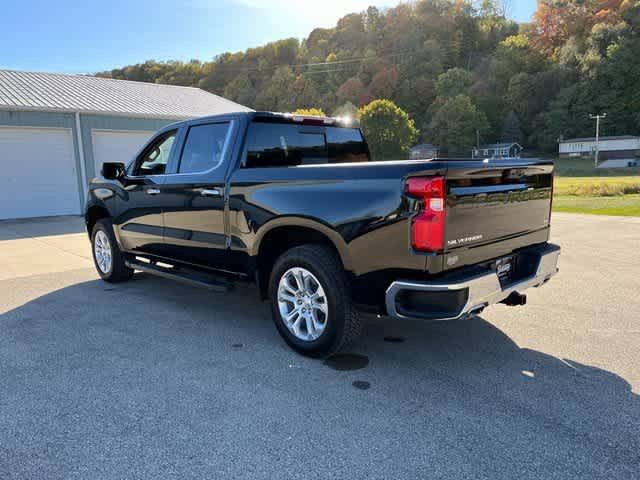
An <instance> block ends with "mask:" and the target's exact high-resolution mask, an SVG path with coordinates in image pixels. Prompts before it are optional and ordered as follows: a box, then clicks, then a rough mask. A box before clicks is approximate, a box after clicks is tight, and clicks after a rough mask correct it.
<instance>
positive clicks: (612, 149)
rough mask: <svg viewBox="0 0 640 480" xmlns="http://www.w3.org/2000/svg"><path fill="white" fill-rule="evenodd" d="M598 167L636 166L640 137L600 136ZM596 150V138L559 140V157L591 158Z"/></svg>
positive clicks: (639, 149)
mask: <svg viewBox="0 0 640 480" xmlns="http://www.w3.org/2000/svg"><path fill="white" fill-rule="evenodd" d="M598 143H599V149H600V153H599V154H598V158H599V164H598V167H600V168H626V167H632V166H637V165H638V164H639V161H640V137H634V136H632V135H622V136H618V137H600V140H599V142H598ZM595 151H596V139H595V137H590V138H571V139H568V140H561V141H560V147H559V154H560V158H585V159H589V160H591V159H593V158H594V155H595Z"/></svg>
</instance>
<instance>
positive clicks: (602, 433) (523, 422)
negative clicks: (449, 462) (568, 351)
mask: <svg viewBox="0 0 640 480" xmlns="http://www.w3.org/2000/svg"><path fill="white" fill-rule="evenodd" d="M0 326H1V327H0V365H2V369H1V370H0V375H1V378H0V381H1V382H2V384H3V386H4V387H3V390H4V392H5V394H4V395H3V399H0V415H1V418H3V419H5V421H4V422H3V424H2V426H0V438H5V439H10V438H13V439H14V440H9V441H8V443H6V444H5V449H8V450H5V451H12V452H13V455H21V454H22V455H28V454H33V455H35V457H37V458H39V457H38V455H39V454H37V453H33V452H31V450H30V449H34V452H35V451H36V450H37V449H38V448H41V447H43V446H44V445H47V442H49V439H50V438H58V439H59V441H64V439H62V440H60V432H61V431H66V432H68V431H77V429H78V428H80V427H78V425H85V426H86V429H87V430H86V431H85V430H84V429H81V430H82V433H83V435H86V436H87V437H88V438H84V439H83V441H87V442H91V441H93V440H95V442H97V444H100V442H103V441H105V436H106V437H110V436H111V437H114V438H115V437H118V438H120V437H122V436H124V437H127V436H136V435H142V433H141V432H142V431H144V427H145V425H146V422H151V423H153V422H156V421H157V422H170V423H173V422H174V421H175V422H177V423H179V422H182V423H180V425H190V426H191V427H190V428H192V429H195V430H196V431H197V430H199V429H200V428H205V425H209V428H212V427H211V424H210V422H211V418H209V419H208V420H206V419H204V417H207V416H211V415H213V416H216V415H222V416H224V415H229V413H228V411H227V408H226V407H225V406H226V405H228V404H232V403H233V404H234V408H235V409H237V410H238V411H234V414H233V415H240V414H246V415H247V416H248V417H251V418H254V417H259V416H260V415H271V416H273V415H274V412H273V411H272V410H271V409H272V408H275V407H273V406H271V405H270V403H271V402H272V401H273V402H274V403H276V404H277V403H278V402H280V403H285V404H287V403H289V402H291V403H293V404H296V405H298V406H300V405H304V404H309V405H314V407H316V408H317V409H318V410H317V415H319V416H321V417H322V416H324V415H326V416H327V418H329V417H330V415H329V412H330V410H326V411H325V410H324V409H330V408H331V407H332V405H334V406H339V408H341V409H342V410H343V411H345V410H346V411H348V412H350V413H348V414H345V415H347V417H346V418H356V419H363V418H365V419H366V418H374V417H375V418H378V419H380V421H381V422H383V423H385V424H386V425H387V427H386V428H387V429H389V428H393V425H396V426H397V429H398V431H400V430H402V428H404V427H403V425H404V426H406V425H408V424H411V425H413V426H412V430H411V432H413V433H407V434H406V435H407V438H406V441H407V442H410V441H412V439H413V440H418V441H419V440H420V439H422V441H423V442H424V441H425V439H429V441H430V442H435V443H437V442H442V446H443V447H433V448H444V447H446V448H444V451H443V452H442V454H447V453H451V454H453V455H456V454H458V455H463V456H464V458H465V461H467V462H470V464H472V463H473V462H478V465H485V467H483V470H482V471H485V472H489V471H490V467H489V463H486V462H489V461H491V462H494V464H495V465H499V464H500V462H501V461H502V460H501V459H504V461H505V462H506V461H510V462H511V461H513V459H514V458H517V459H518V460H517V461H518V462H523V463H522V464H523V465H529V464H528V462H531V465H534V464H535V465H537V467H536V468H537V469H538V470H536V472H537V473H538V474H541V476H540V477H539V478H545V475H553V474H557V473H559V472H562V473H563V474H565V475H563V476H564V478H570V477H572V475H573V474H574V473H575V475H576V477H579V476H580V475H587V476H586V477H585V476H583V477H582V478H587V477H588V476H589V475H590V474H596V473H606V474H607V475H608V476H609V478H613V477H616V476H618V475H621V476H623V475H624V474H629V473H631V472H637V470H636V469H637V468H638V465H640V455H639V453H638V452H640V434H639V431H638V425H640V402H638V397H637V395H636V394H634V393H633V392H632V390H631V386H630V384H629V383H628V382H627V381H626V380H625V379H624V378H621V377H620V376H618V375H616V374H614V373H612V372H608V371H606V370H603V369H600V368H596V367H592V366H588V365H581V364H578V363H576V362H573V361H571V360H570V359H561V358H556V357H553V356H550V355H547V354H545V353H543V352H539V351H534V350H528V349H522V348H519V347H518V345H516V344H515V343H514V342H513V341H512V340H511V339H510V338H509V337H508V336H507V335H505V334H504V333H503V332H502V331H501V330H499V329H498V328H496V327H495V326H493V325H492V324H490V323H488V322H486V321H485V320H483V319H482V318H476V319H473V320H470V321H467V322H457V323H448V324H437V325H426V324H421V323H397V322H393V321H392V320H390V319H384V318H375V317H369V318H367V328H366V332H365V336H364V338H363V340H362V342H361V343H360V344H358V345H357V346H356V347H354V350H353V351H354V352H355V353H359V354H363V355H366V356H367V357H368V358H369V365H368V366H367V367H366V368H365V369H363V370H359V371H356V372H335V371H333V370H330V369H329V368H327V367H325V366H324V365H323V363H322V362H321V361H317V360H309V359H306V358H303V357H300V356H298V355H297V354H295V353H294V352H292V351H290V350H289V349H288V347H287V346H286V345H285V344H284V342H282V340H281V339H280V337H279V336H278V334H277V332H276V330H275V328H274V327H273V325H272V322H271V319H270V312H269V308H268V306H267V304H265V303H260V302H259V301H258V300H257V292H256V290H255V289H254V288H253V287H239V288H238V289H237V290H236V291H235V292H232V293H229V294H226V295H220V294H213V293H210V292H207V291H205V290H200V289H197V288H193V287H190V286H186V285H181V284H175V283H172V282H170V281H166V280H162V279H158V278H154V277H151V276H147V275H141V274H139V275H136V277H135V278H134V280H133V281H131V282H128V283H125V284H120V285H109V284H106V283H103V282H101V281H98V280H96V281H88V282H84V283H79V284H76V285H72V286H69V287H67V288H64V289H61V290H57V291H54V292H52V293H50V294H47V295H44V296H42V297H39V298H35V299H33V300H31V301H29V302H28V303H26V304H24V305H22V306H19V307H17V308H15V309H13V310H10V311H8V312H6V313H4V314H2V315H0ZM389 336H391V337H393V338H391V339H389V338H388V339H387V340H392V341H391V342H390V341H385V340H384V338H385V337H389ZM354 381H355V382H369V383H370V384H371V388H370V389H368V390H367V391H361V390H358V389H355V388H353V387H352V386H351V384H352V382H354ZM256 392H259V393H256ZM255 395H258V397H261V398H263V400H262V402H258V403H254V404H253V405H252V406H251V408H250V407H249V405H247V404H245V403H244V400H242V399H243V398H244V396H250V398H254V397H255ZM318 398H323V399H325V400H324V401H323V403H322V404H316V403H315V402H316V401H317V399H318ZM212 399H215V402H214V403H216V405H218V407H217V408H218V410H216V411H211V407H203V403H202V402H203V401H204V402H205V403H206V402H210V401H213V400H212ZM327 399H328V400H327ZM194 405H195V406H194ZM374 405H375V408H374ZM250 410H251V411H250ZM145 415H148V416H149V417H148V418H147V417H145ZM276 416H277V414H276ZM169 417H171V418H173V417H175V419H174V420H167V418H169ZM34 418H35V419H39V420H38V422H34V421H33V419H34ZM107 418H108V420H107ZM233 418H236V417H235V416H234V417H233ZM238 418H239V417H238ZM265 418H266V417H265ZM296 418H297V417H291V419H290V420H286V419H285V418H284V417H282V419H281V422H283V423H282V425H284V426H282V425H281V426H282V428H285V429H288V431H289V432H293V434H295V433H296V432H297V431H298V430H299V429H301V428H303V427H304V425H305V422H306V421H307V420H300V422H299V423H300V424H299V425H298V424H294V423H293V422H295V421H296ZM25 419H31V420H25ZM237 421H238V422H239V423H242V422H243V421H244V420H241V419H239V420H237ZM361 421H362V420H360V422H361ZM198 422H205V423H204V424H203V426H200V424H199V423H198ZM288 422H292V423H291V424H288ZM105 423H106V424H108V425H109V427H108V428H105ZM347 423H348V424H349V421H347ZM135 425H137V427H136V426H135ZM349 425H350V424H349ZM175 428H177V429H178V430H180V428H182V427H175ZM352 428H353V429H355V430H358V431H359V432H360V434H363V433H364V434H370V435H371V436H372V438H374V437H376V436H377V435H389V432H388V431H387V432H386V433H385V431H384V430H382V431H375V430H372V431H370V432H367V431H366V427H363V426H362V423H360V424H357V425H355V424H354V425H353V426H352ZM363 429H364V432H363ZM341 431H342V430H341V429H340V428H338V427H335V430H331V429H329V430H327V431H326V432H324V433H323V432H321V433H320V434H321V435H324V437H325V438H326V439H330V441H336V442H340V441H341V433H340V432H341ZM380 432H382V433H380ZM192 433H193V432H192ZM195 434H197V432H195ZM414 434H415V438H414ZM168 435H170V434H168ZM176 435H178V433H177V434H176ZM203 435H204V434H203ZM238 435H242V434H238ZM93 437H95V438H93ZM25 438H29V439H30V441H29V442H26V443H24V439H25ZM74 438H75V437H74ZM92 438H93V440H92ZM165 440H166V442H168V443H167V449H168V448H169V447H171V446H172V445H175V446H176V448H178V447H177V445H179V442H178V440H175V439H172V438H171V437H167V438H166V439H165ZM174 440H175V442H178V443H174ZM71 441H73V440H71ZM380 441H381V442H382V443H383V444H384V442H386V441H388V439H387V440H385V438H382V437H381V438H380ZM13 442H15V444H14V443H13ZM20 442H23V443H20ZM247 442H249V444H250V443H251V440H250V439H248V438H247ZM126 444H127V442H125V441H123V442H122V443H121V444H119V445H120V447H118V446H113V448H116V450H117V449H118V448H121V447H122V448H124V446H125V445H126ZM0 446H1V445H0ZM68 448H70V449H71V454H70V455H71V458H72V459H73V458H74V457H73V452H75V450H74V448H73V447H68ZM78 448H79V447H78ZM202 448H203V452H204V449H205V447H204V446H203V447H202ZM390 448H391V449H393V448H394V447H390ZM403 448H404V452H405V453H406V454H407V455H409V454H410V453H411V452H413V451H414V450H415V449H416V448H418V446H411V447H409V448H408V450H407V445H404V446H403ZM421 448H426V447H421ZM247 451H248V452H250V451H252V450H251V448H248V450H247ZM497 451H500V452H502V453H501V454H500V455H497V456H496V452H497ZM488 452H493V453H491V455H492V456H491V459H492V460H488V459H487V457H486V455H487V454H488ZM76 453H77V452H76ZM405 453H403V454H405ZM196 454H197V452H196ZM203 454H204V453H203ZM2 455H3V454H2V448H0V473H2V472H1V470H2V464H3V462H2V460H3V459H2V458H1V457H2ZM158 455H165V457H166V456H168V457H169V458H171V457H173V458H174V459H177V458H179V457H180V453H179V451H175V452H174V451H168V450H163V449H160V450H158ZM483 455H484V456H483ZM418 458H420V457H416V458H413V457H411V458H410V459H409V460H407V462H409V463H408V464H407V465H413V464H412V463H411V462H417V461H418ZM147 460H148V459H147ZM71 461H72V462H73V460H71ZM76 461H79V460H77V459H76ZM167 461H169V460H167ZM423 461H424V459H423ZM496 462H497V463H496ZM545 462H546V463H545ZM583 462H584V463H583ZM415 465H416V466H417V465H418V464H415ZM492 465H493V464H492ZM531 465H529V466H531ZM58 466H59V465H57V464H55V465H51V468H54V467H55V468H58ZM21 468H23V467H21ZM24 468H25V470H21V472H22V473H24V474H26V475H27V476H28V474H29V473H33V472H31V471H30V470H28V468H27V467H24ZM60 468H62V467H61V466H60ZM65 468H66V467H65ZM113 468H116V470H113V472H114V476H117V475H116V473H117V472H118V470H117V467H116V466H115V465H114V467H113ZM122 468H124V466H123V467H122ZM445 468H446V467H445ZM491 468H493V467H491ZM523 468H524V467H523ZM527 468H529V467H527ZM532 468H533V467H532ZM445 471H446V470H445ZM523 471H527V470H526V469H525V470H523ZM123 472H124V473H126V470H123ZM14 473H15V472H14ZM58 473H64V471H59V472H58ZM458 473H459V471H458ZM451 474H452V475H455V471H454V470H451ZM0 476H1V475H0ZM50 476H51V477H55V476H56V475H55V474H52V475H50ZM125 476H126V475H125ZM499 477H500V475H494V476H493V478H499ZM512 478H513V477H512ZM628 478H631V477H628Z"/></svg>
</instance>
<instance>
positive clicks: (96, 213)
mask: <svg viewBox="0 0 640 480" xmlns="http://www.w3.org/2000/svg"><path fill="white" fill-rule="evenodd" d="M110 217H111V214H110V213H109V210H107V209H106V207H104V206H103V205H98V204H94V205H90V206H88V207H87V211H86V212H85V215H84V221H85V224H86V226H87V234H88V235H89V238H91V233H92V232H93V227H94V226H95V224H96V222H97V221H98V220H100V219H102V218H110Z"/></svg>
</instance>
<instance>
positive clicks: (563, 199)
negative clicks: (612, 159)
mask: <svg viewBox="0 0 640 480" xmlns="http://www.w3.org/2000/svg"><path fill="white" fill-rule="evenodd" d="M555 171H556V178H555V184H554V199H553V209H554V211H556V212H571V213H590V214H593V215H618V216H640V168H622V169H596V168H594V166H593V163H591V162H590V161H589V160H586V159H582V160H576V159H569V160H556V170H555Z"/></svg>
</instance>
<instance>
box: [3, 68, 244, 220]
mask: <svg viewBox="0 0 640 480" xmlns="http://www.w3.org/2000/svg"><path fill="white" fill-rule="evenodd" d="M248 110H250V109H249V108H247V107H244V106H242V105H239V104H237V103H234V102H231V101H229V100H226V99H224V98H221V97H219V96H217V95H213V94H211V93H208V92H205V91H204V90H201V89H198V88H191V87H178V86H173V85H158V84H153V83H141V82H131V81H124V80H112V79H107V78H97V77H90V76H84V75H61V74H50V73H32V72H19V71H12V70H0V169H1V171H2V174H0V219H6V218H24V217H36V216H52V215H75V214H79V213H81V211H82V207H83V203H84V199H85V196H86V189H87V183H88V181H89V179H91V178H93V177H95V176H97V175H99V172H100V170H101V167H102V163H103V162H105V161H121V162H125V163H126V162H128V161H129V160H131V159H132V158H133V156H134V155H135V154H136V153H137V152H138V150H139V149H140V148H141V147H142V146H143V145H144V143H145V142H146V141H147V140H148V139H149V137H150V136H151V135H152V134H153V133H154V132H155V131H156V130H158V129H159V128H161V127H163V126H164V125H166V124H168V123H172V122H175V121H177V120H184V119H188V118H193V117H199V116H205V115H213V114H222V113H231V112H239V111H248Z"/></svg>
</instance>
